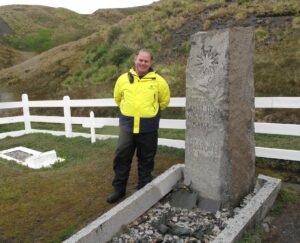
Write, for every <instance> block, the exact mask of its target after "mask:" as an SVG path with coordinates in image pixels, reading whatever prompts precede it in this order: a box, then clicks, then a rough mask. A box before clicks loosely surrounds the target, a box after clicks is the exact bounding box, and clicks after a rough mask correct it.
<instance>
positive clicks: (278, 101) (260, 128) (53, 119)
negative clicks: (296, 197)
mask: <svg viewBox="0 0 300 243" xmlns="http://www.w3.org/2000/svg"><path fill="white" fill-rule="evenodd" d="M185 103H186V99H185V98H184V97H180V98H171V101H170V104H169V107H182V108H183V107H185ZM37 107H39V108H53V107H56V108H63V111H64V115H63V116H37V115H30V108H37ZM74 107H116V103H115V102H114V100H113V99H85V100H71V99H70V98H69V97H68V96H65V97H64V98H63V99H62V100H44V101H29V99H28V96H27V95H26V94H23V95H22V101H19V102H2V103H0V110H5V109H17V108H22V109H23V115H22V116H14V117H2V118H0V124H10V123H20V122H24V125H25V130H24V131H14V132H10V133H9V132H8V133H0V138H4V137H6V136H10V135H9V134H11V135H15V136H18V134H19V135H20V134H26V133H34V132H39V131H42V132H48V133H51V134H54V135H58V134H59V135H62V134H64V135H65V136H66V137H73V136H80V133H74V132H72V124H80V125H83V126H84V127H89V128H91V135H90V136H91V137H92V141H95V138H96V137H98V138H103V136H101V135H96V134H95V128H97V127H102V126H118V118H95V117H94V115H93V114H92V113H91V116H90V117H72V116H71V109H72V108H74ZM255 108H290V109H298V108H300V97H256V98H255ZM32 122H41V123H59V124H64V126H65V131H64V132H58V131H57V132H55V131H45V130H36V129H32V128H31V123H32ZM254 125H255V133H264V134H278V135H289V136H300V125H296V124H279V123H261V122H256V123H255V124H254ZM160 128H168V129H186V124H185V120H184V119H161V121H160ZM81 135H82V134H81ZM82 136H86V135H82ZM114 137H115V136H114ZM159 143H160V144H162V145H166V146H173V147H177V148H184V140H174V139H163V138H160V139H159ZM255 151H256V156H258V157H265V158H275V159H276V158H277V159H286V160H296V161H300V151H295V150H283V149H273V148H272V149H271V148H260V147H256V149H255Z"/></svg>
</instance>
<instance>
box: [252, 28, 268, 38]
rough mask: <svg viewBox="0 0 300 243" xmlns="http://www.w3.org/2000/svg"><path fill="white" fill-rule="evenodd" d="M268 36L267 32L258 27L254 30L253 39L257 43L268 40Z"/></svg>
mask: <svg viewBox="0 0 300 243" xmlns="http://www.w3.org/2000/svg"><path fill="white" fill-rule="evenodd" d="M268 36H269V35H268V32H267V31H266V30H265V29H263V28H262V27H259V28H257V29H256V30H255V38H256V40H257V41H264V40H265V39H266V38H268Z"/></svg>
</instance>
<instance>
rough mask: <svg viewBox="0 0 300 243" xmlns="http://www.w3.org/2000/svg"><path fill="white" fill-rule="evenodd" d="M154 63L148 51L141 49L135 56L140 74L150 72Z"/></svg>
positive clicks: (135, 64) (136, 67)
mask: <svg viewBox="0 0 300 243" xmlns="http://www.w3.org/2000/svg"><path fill="white" fill-rule="evenodd" d="M151 65H152V60H151V55H150V53H148V52H145V51H140V52H139V54H138V55H136V56H135V58H134V67H135V71H136V72H137V74H138V75H139V76H143V75H145V74H147V73H148V72H149V69H150V67H151Z"/></svg>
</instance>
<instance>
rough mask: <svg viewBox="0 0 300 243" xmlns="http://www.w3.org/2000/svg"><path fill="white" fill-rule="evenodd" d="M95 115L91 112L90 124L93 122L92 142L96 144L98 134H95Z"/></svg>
mask: <svg viewBox="0 0 300 243" xmlns="http://www.w3.org/2000/svg"><path fill="white" fill-rule="evenodd" d="M94 118H95V114H94V112H93V111H91V112H90V122H91V142H92V143H95V142H96V132H95V119H94Z"/></svg>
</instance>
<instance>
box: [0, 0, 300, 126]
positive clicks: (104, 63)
mask: <svg viewBox="0 0 300 243" xmlns="http://www.w3.org/2000/svg"><path fill="white" fill-rule="evenodd" d="M61 11H66V10H63V9H62V10H61ZM111 11H112V10H111ZM299 11H300V6H299V2H298V1H296V0H289V1H272V0H264V1H247V0H243V1H242V0H239V1H232V2H231V3H225V2H224V1H221V0H207V1H196V0H161V1H159V2H156V3H154V4H152V5H151V6H149V7H147V8H143V9H140V10H137V9H134V10H131V11H129V10H128V11H127V12H126V11H125V10H123V11H122V12H120V11H119V12H112V13H110V12H109V11H108V12H106V13H105V14H104V13H103V12H102V13H99V12H96V13H95V14H94V15H93V16H88V18H94V19H98V20H99V21H100V22H101V21H105V20H107V23H108V24H102V25H98V26H97V24H94V28H97V32H96V33H94V34H93V35H91V36H88V37H86V38H84V39H80V40H78V41H75V42H71V43H67V44H65V45H63V46H58V47H56V48H54V49H51V50H49V51H46V52H43V53H42V54H41V55H39V56H37V57H35V58H33V59H31V60H28V61H27V62H24V63H22V64H20V65H17V66H13V67H11V68H8V69H4V70H2V71H0V83H1V86H3V87H4V88H5V89H6V90H7V92H11V93H12V94H13V95H12V97H14V98H15V99H19V97H20V95H21V93H28V94H29V96H30V98H33V99H56V98H62V96H63V95H65V94H68V95H70V96H71V97H72V98H100V97H111V95H112V89H113V85H114V82H115V79H116V77H117V76H118V75H119V74H121V73H122V72H125V71H126V70H127V69H128V67H130V66H131V65H132V58H133V55H134V54H133V53H134V51H135V50H136V49H137V48H140V47H146V48H150V49H152V50H153V51H154V54H155V58H156V69H157V70H158V71H159V72H160V73H161V74H162V75H164V76H165V77H166V78H167V80H168V82H169V83H170V86H171V91H172V96H185V66H186V60H187V57H188V53H189V48H190V42H189V38H190V35H191V34H193V33H196V32H198V31H203V30H205V31H206V30H212V29H221V28H227V27H232V26H253V27H254V28H255V33H256V60H255V67H254V75H255V95H256V96H298V95H299V93H300V85H299V77H300V75H299V74H300V73H299V72H300V71H299V68H298V67H299V66H300V63H299V62H300V56H299V55H300V51H299V46H300V44H299V37H300V29H299V25H300V24H299V22H300V17H299ZM70 14H71V13H70ZM72 14H74V13H72ZM110 14H112V15H110ZM111 16H113V17H111ZM116 16H119V19H118V21H116V22H113V19H114V18H117V17H116ZM125 16H126V17H125ZM85 17H86V16H78V17H77V18H78V19H81V18H85ZM75 19H76V18H75ZM74 21H75V20H74ZM82 23H85V22H84V21H83V22H82ZM95 23H97V22H95ZM58 29H59V27H58ZM34 33H37V32H34ZM58 54H59V55H58ZM283 74H285V75H283ZM259 115H260V117H265V116H266V115H267V114H265V112H264V113H262V112H261V113H259ZM270 119H271V120H272V119H273V118H270ZM298 120H300V115H298V114H296V115H295V119H294V121H295V122H297V121H298Z"/></svg>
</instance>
